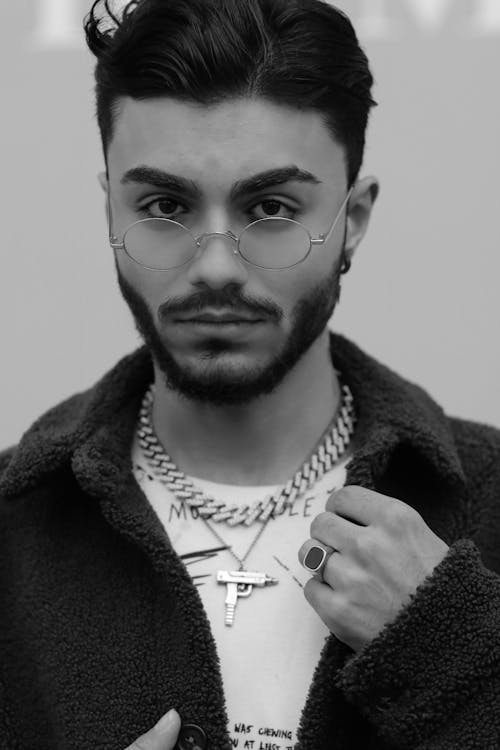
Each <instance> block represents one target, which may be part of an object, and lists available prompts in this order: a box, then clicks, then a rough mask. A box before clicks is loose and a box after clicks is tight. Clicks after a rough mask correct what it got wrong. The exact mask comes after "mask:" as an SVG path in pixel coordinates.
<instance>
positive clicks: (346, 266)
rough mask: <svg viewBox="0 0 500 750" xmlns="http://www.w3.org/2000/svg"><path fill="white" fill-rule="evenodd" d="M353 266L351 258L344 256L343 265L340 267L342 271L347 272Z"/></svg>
mask: <svg viewBox="0 0 500 750" xmlns="http://www.w3.org/2000/svg"><path fill="white" fill-rule="evenodd" d="M350 267H351V259H350V258H346V257H344V261H343V263H342V266H341V267H340V273H347V272H348V270H349V269H350Z"/></svg>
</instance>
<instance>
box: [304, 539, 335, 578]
mask: <svg viewBox="0 0 500 750" xmlns="http://www.w3.org/2000/svg"><path fill="white" fill-rule="evenodd" d="M336 551H337V550H335V549H333V547H328V545H327V544H322V543H321V542H316V543H315V544H314V545H313V546H312V547H309V549H308V551H307V553H306V555H305V557H304V559H303V561H302V566H303V567H304V568H305V569H306V570H307V571H309V573H312V575H313V576H316V577H317V578H319V579H320V580H321V581H322V580H323V570H324V567H325V565H326V563H327V562H328V558H329V557H330V555H332V554H333V553H334V552H336Z"/></svg>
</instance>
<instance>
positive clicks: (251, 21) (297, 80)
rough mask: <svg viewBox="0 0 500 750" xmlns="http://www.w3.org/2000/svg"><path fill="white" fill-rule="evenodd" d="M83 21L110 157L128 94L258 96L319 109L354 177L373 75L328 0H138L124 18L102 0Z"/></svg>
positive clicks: (214, 99) (204, 100)
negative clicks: (121, 104) (121, 101)
mask: <svg viewBox="0 0 500 750" xmlns="http://www.w3.org/2000/svg"><path fill="white" fill-rule="evenodd" d="M99 6H102V7H101V10H102V11H103V12H102V13H100V12H98V8H99ZM84 25H85V34H86V38H87V44H88V46H89V49H90V50H91V52H92V53H93V54H94V55H95V56H96V57H97V65H96V68H95V81H96V87H95V92H96V104H97V121H98V124H99V129H100V132H101V138H102V143H103V150H104V155H105V158H106V153H107V147H108V145H109V142H110V140H111V138H112V135H113V125H114V119H115V117H116V114H117V106H116V105H117V103H118V102H117V100H118V97H120V96H129V97H131V98H133V99H148V98H152V97H158V96H167V97H172V98H174V99H177V100H181V101H189V102H198V103H200V104H206V105H209V104H217V103H219V102H222V101H223V100H226V99H229V98H231V97H238V96H259V97H262V98H267V99H269V100H270V101H273V102H275V103H277V104H284V105H288V106H291V107H294V108H298V109H309V110H315V111H317V112H319V113H320V114H321V115H322V117H323V119H324V122H325V125H326V126H327V127H328V128H329V130H330V132H331V134H332V135H333V137H334V138H335V139H336V140H337V141H338V142H339V143H341V144H342V145H343V146H344V148H345V152H346V161H347V173H348V181H349V184H352V183H353V182H354V180H355V179H356V177H357V175H358V173H359V169H360V167H361V163H362V160H363V151H364V145H365V130H366V125H367V122H368V114H369V111H370V107H371V106H373V105H374V104H376V102H375V101H374V100H373V99H372V97H371V93H370V92H371V87H372V84H373V78H372V75H371V73H370V69H369V66H368V59H367V57H366V55H365V53H364V52H363V50H362V49H361V47H360V46H359V43H358V40H357V37H356V33H355V31H354V29H353V27H352V24H351V22H350V21H349V19H348V18H347V16H346V15H345V14H344V13H342V12H341V11H340V10H338V9H337V8H334V7H333V6H332V5H330V4H329V3H327V2H325V0H132V1H131V2H129V3H128V4H127V5H126V6H125V9H124V10H123V11H122V13H121V16H120V17H118V16H117V15H116V14H115V12H114V11H113V10H112V8H111V7H110V2H109V0H104V1H103V0H97V1H96V2H94V4H93V6H92V8H91V10H90V12H89V14H88V15H87V16H86V18H85V21H84Z"/></svg>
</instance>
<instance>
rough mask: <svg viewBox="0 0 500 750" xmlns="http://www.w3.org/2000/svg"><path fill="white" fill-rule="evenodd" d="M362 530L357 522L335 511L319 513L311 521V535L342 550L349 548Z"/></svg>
mask: <svg viewBox="0 0 500 750" xmlns="http://www.w3.org/2000/svg"><path fill="white" fill-rule="evenodd" d="M360 531H361V529H360V527H359V526H358V525H357V524H353V523H351V522H350V521H346V520H345V518H341V517H340V516H337V515H336V514H335V513H329V512H324V513H319V515H317V516H316V518H315V519H314V520H313V522H312V523H311V537H312V539H317V540H318V541H319V542H322V543H323V544H327V545H329V546H330V547H333V548H334V549H336V550H338V551H339V552H342V550H344V549H349V547H350V545H351V542H352V539H353V537H354V536H355V535H356V534H359V533H360Z"/></svg>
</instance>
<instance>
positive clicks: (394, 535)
mask: <svg viewBox="0 0 500 750" xmlns="http://www.w3.org/2000/svg"><path fill="white" fill-rule="evenodd" d="M311 537H312V539H310V540H309V541H307V542H305V543H304V544H303V545H302V547H301V548H300V550H299V560H300V562H301V563H302V562H303V560H304V558H305V556H306V554H307V552H308V551H309V549H310V547H311V546H313V545H314V542H315V540H317V541H319V542H322V543H323V544H325V545H328V546H329V547H332V548H333V549H334V550H335V551H334V552H333V554H332V555H330V557H329V558H328V560H327V563H326V565H325V566H324V568H323V581H321V579H320V578H318V577H314V578H311V580H309V581H308V582H307V583H306V585H305V587H304V594H305V597H306V599H307V601H308V602H309V604H311V606H312V607H314V609H315V610H316V611H317V613H318V614H319V616H320V617H321V619H322V620H323V622H324V623H325V625H326V626H327V627H328V628H329V630H330V631H331V632H332V633H333V634H334V635H335V636H336V637H337V638H338V639H339V640H340V641H342V642H343V643H345V644H347V645H348V646H350V647H351V648H352V649H353V650H354V651H356V652H359V651H361V649H362V648H363V647H364V646H365V645H366V644H367V643H369V642H370V641H371V640H373V638H375V636H376V635H378V634H379V633H380V632H381V630H382V629H383V628H384V626H385V625H386V624H387V623H390V622H392V621H393V620H394V619H395V618H396V615H397V614H398V613H399V612H400V610H401V609H402V608H403V607H404V606H405V605H406V604H407V603H408V602H409V601H410V598H411V595H412V594H413V593H414V592H415V590H416V588H417V586H418V585H419V584H420V583H422V582H423V581H424V579H425V578H427V576H429V575H430V574H431V573H432V571H433V570H434V568H435V567H436V565H438V563H440V562H441V560H443V558H444V557H445V556H446V553H447V551H448V549H449V547H448V545H447V544H446V543H445V542H444V541H443V540H442V539H440V538H439V537H438V536H436V534H434V532H433V531H432V530H431V529H430V528H429V527H428V526H427V524H426V523H425V521H424V519H423V518H422V516H421V515H420V514H419V513H418V512H417V511H416V510H414V509H413V508H411V507H410V506H409V505H406V503H403V502H401V500H396V499H395V498H392V497H387V496H386V495H381V494H380V493H379V492H373V491H372V490H367V489H364V488H363V487H358V486H356V485H349V486H347V487H343V488H342V489H340V490H338V491H336V492H334V493H333V494H332V495H330V497H329V499H328V502H327V504H326V512H324V513H320V514H319V515H318V516H316V518H315V519H314V521H313V522H312V524H311Z"/></svg>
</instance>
